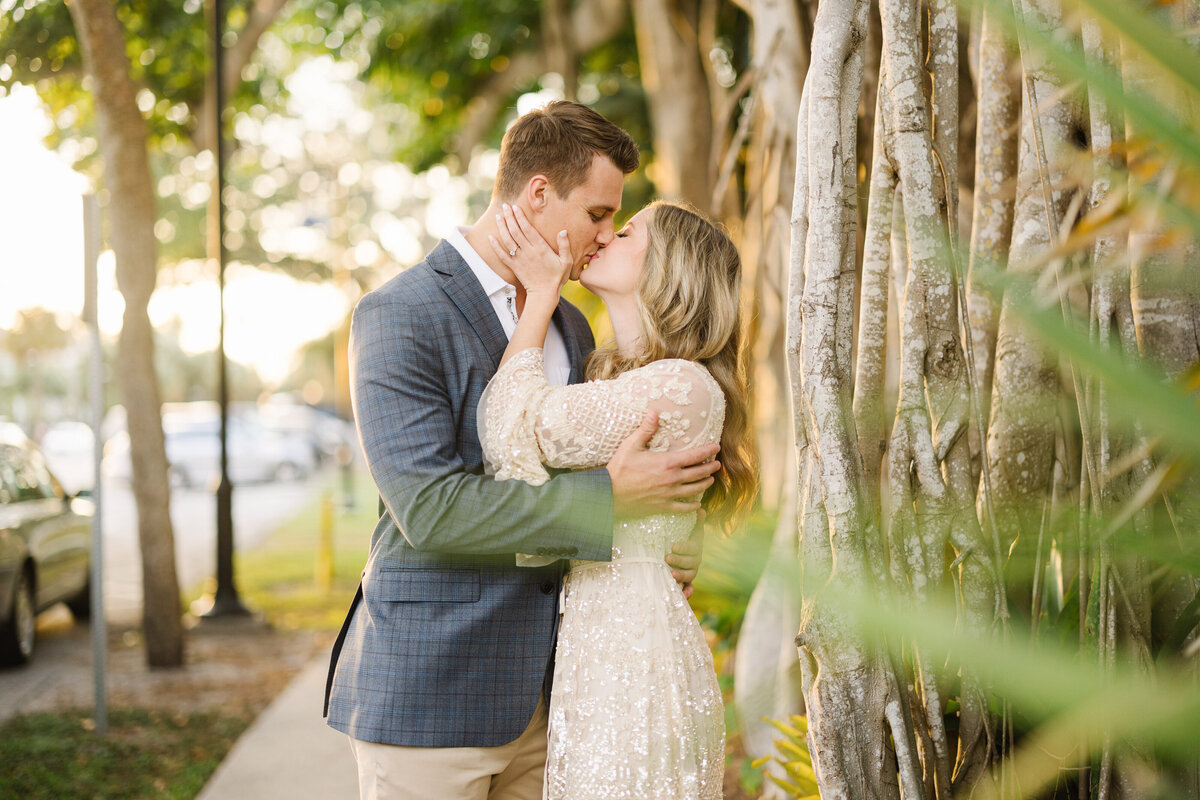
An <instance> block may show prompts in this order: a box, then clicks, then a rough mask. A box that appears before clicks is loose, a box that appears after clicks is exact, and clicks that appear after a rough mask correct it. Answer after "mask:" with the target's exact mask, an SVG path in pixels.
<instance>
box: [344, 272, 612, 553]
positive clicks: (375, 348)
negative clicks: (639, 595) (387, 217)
mask: <svg viewBox="0 0 1200 800" xmlns="http://www.w3.org/2000/svg"><path fill="white" fill-rule="evenodd" d="M413 306H414V303H413V302H412V301H411V300H408V299H400V298H397V297H395V296H394V295H386V294H383V295H381V294H370V295H367V296H366V297H365V298H364V299H363V300H362V301H360V303H359V305H358V307H357V308H356V309H355V312H354V318H353V322H352V325H351V338H350V368H351V376H350V378H351V387H352V402H353V405H354V413H355V419H356V421H357V424H358V429H359V436H360V439H361V440H362V445H363V451H364V453H365V455H366V460H367V466H368V468H369V469H370V471H371V475H372V477H373V478H374V479H375V483H376V485H377V486H378V488H379V492H380V496H381V497H382V498H383V501H384V504H385V505H386V506H387V509H388V511H389V512H390V513H391V515H392V518H393V519H394V520H395V521H396V524H397V526H398V527H399V529H400V532H401V533H402V534H403V536H404V537H405V539H407V540H408V543H409V544H410V545H411V546H412V547H413V548H414V549H416V550H424V551H431V552H442V553H461V554H479V555H487V554H505V553H516V552H525V553H539V554H546V555H557V556H569V557H572V558H584V559H594V560H607V559H608V558H609V557H610V553H611V546H612V491H611V484H610V481H609V477H608V473H607V472H605V471H604V470H592V471H589V472H579V473H571V474H564V475H560V476H558V477H556V478H554V479H553V480H551V481H549V482H547V483H546V484H545V485H543V486H540V487H532V486H529V485H527V484H525V483H522V482H520V481H495V480H493V479H492V478H491V477H489V476H484V475H474V474H471V473H468V472H466V468H465V465H464V463H463V460H462V457H461V456H460V454H459V452H458V448H457V446H456V445H457V442H458V439H459V436H460V435H473V429H474V426H473V425H472V424H470V423H469V422H468V424H467V425H465V426H464V427H466V429H467V430H466V431H464V432H462V434H460V431H459V430H458V428H457V426H456V425H455V420H454V414H453V403H452V402H451V398H450V397H449V392H448V388H447V381H446V378H445V369H446V365H447V363H448V362H449V363H451V364H453V362H454V359H455V357H456V354H454V353H451V352H444V350H446V349H447V348H445V347H439V346H438V341H439V337H438V336H437V335H436V333H435V332H434V330H435V329H434V328H433V327H432V326H435V325H444V324H445V322H444V321H441V320H437V321H435V320H433V319H431V318H429V317H431V316H432V315H429V314H421V315H419V316H420V317H423V318H418V315H417V314H414V313H413Z"/></svg>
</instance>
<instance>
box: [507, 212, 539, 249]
mask: <svg viewBox="0 0 1200 800" xmlns="http://www.w3.org/2000/svg"><path fill="white" fill-rule="evenodd" d="M500 213H501V214H502V215H503V218H504V225H503V227H504V228H505V230H506V232H507V233H508V235H509V237H511V239H512V241H513V244H514V245H515V246H516V248H517V249H518V250H519V249H521V248H522V247H525V248H528V247H530V246H531V245H535V244H537V243H538V242H540V241H541V239H542V237H541V236H540V235H539V234H538V232H537V230H536V229H535V228H534V227H533V226H532V225H530V224H529V221H528V220H526V219H525V214H524V213H523V212H522V211H521V209H519V208H517V207H516V206H510V205H509V204H508V203H504V204H503V205H502V206H501V207H500ZM517 215H520V216H517ZM522 223H524V224H522ZM535 249H536V248H535Z"/></svg>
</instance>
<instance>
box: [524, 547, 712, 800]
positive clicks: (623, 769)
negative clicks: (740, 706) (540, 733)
mask: <svg viewBox="0 0 1200 800" xmlns="http://www.w3.org/2000/svg"><path fill="white" fill-rule="evenodd" d="M724 764H725V713H724V708H723V706H722V703H721V692H720V688H719V687H718V685H717V677H716V674H715V672H714V670H713V661H712V653H711V652H710V651H709V649H708V645H707V643H706V641H705V639H704V633H703V631H702V629H701V628H700V624H699V622H697V620H696V616H695V614H694V613H693V612H692V610H691V607H690V606H689V605H688V603H687V600H686V599H684V597H683V593H682V591H681V589H680V587H679V585H678V584H677V583H676V582H675V580H674V579H673V578H672V576H671V572H670V569H669V568H668V567H667V566H666V564H665V563H663V562H662V561H661V560H660V559H649V558H646V559H641V558H639V559H628V560H626V561H614V562H612V563H611V564H607V563H606V564H594V565H588V566H586V567H583V568H578V567H573V568H572V571H571V572H570V573H568V575H567V579H566V584H565V602H564V607H563V619H562V625H561V626H560V629H559V636H558V649H557V651H556V656H555V670H554V694H553V697H552V698H551V701H550V732H549V747H548V753H547V763H546V788H545V794H544V797H546V798H549V800H617V799H618V798H620V799H621V800H635V799H636V800H697V798H699V799H700V800H709V799H710V798H720V797H721V796H722V782H723V777H724Z"/></svg>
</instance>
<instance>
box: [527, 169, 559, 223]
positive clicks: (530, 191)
mask: <svg viewBox="0 0 1200 800" xmlns="http://www.w3.org/2000/svg"><path fill="white" fill-rule="evenodd" d="M552 191H554V190H553V189H552V188H551V187H550V180H549V179H548V178H547V177H546V176H545V175H534V176H533V177H532V178H530V179H529V182H528V183H526V184H525V200H526V202H527V203H528V204H529V210H530V211H532V212H533V213H535V214H536V213H538V212H541V211H545V210H546V206H548V205H549V204H550V193H551V192H552Z"/></svg>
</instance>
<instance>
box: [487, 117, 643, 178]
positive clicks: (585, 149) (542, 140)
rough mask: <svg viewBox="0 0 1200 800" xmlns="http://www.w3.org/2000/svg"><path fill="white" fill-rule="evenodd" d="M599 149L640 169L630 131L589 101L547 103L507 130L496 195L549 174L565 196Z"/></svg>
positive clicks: (624, 167) (625, 168)
mask: <svg viewBox="0 0 1200 800" xmlns="http://www.w3.org/2000/svg"><path fill="white" fill-rule="evenodd" d="M596 155H602V156H606V157H607V158H608V159H609V160H610V161H612V163H613V165H614V166H616V168H617V169H619V170H621V172H622V173H624V174H626V175H628V174H629V173H631V172H633V171H634V170H635V169H637V165H638V149H637V145H636V144H634V141H633V139H632V138H630V136H629V134H628V133H626V132H625V131H623V130H621V129H620V128H618V127H617V126H616V125H614V124H612V123H611V122H609V121H608V120H607V119H605V118H604V117H603V116H601V115H600V114H598V113H596V112H595V111H593V110H592V109H590V108H588V107H587V106H585V105H580V104H579V103H573V102H571V101H569V100H555V101H553V102H550V103H547V104H546V105H545V106H543V107H541V108H538V109H535V110H533V111H530V112H529V113H528V114H525V115H524V116H522V117H521V118H520V119H518V120H517V121H516V122H514V123H513V125H512V127H511V128H509V129H508V132H507V133H505V134H504V140H503V141H502V142H501V144H500V167H499V169H498V170H497V172H496V186H495V196H496V197H499V198H501V199H505V200H509V199H512V198H513V197H515V196H516V195H517V194H518V193H519V192H520V191H521V189H522V188H523V187H524V186H525V184H526V182H527V181H528V180H529V179H530V178H532V177H533V176H534V175H545V176H546V178H547V180H549V181H550V185H551V186H553V187H554V191H555V192H557V193H558V195H559V196H560V197H566V196H567V195H568V194H570V193H571V191H572V190H573V189H574V188H575V187H576V186H579V185H580V184H581V183H583V182H584V181H585V180H586V179H587V173H588V170H589V169H590V168H591V166H592V159H593V158H595V156H596Z"/></svg>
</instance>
